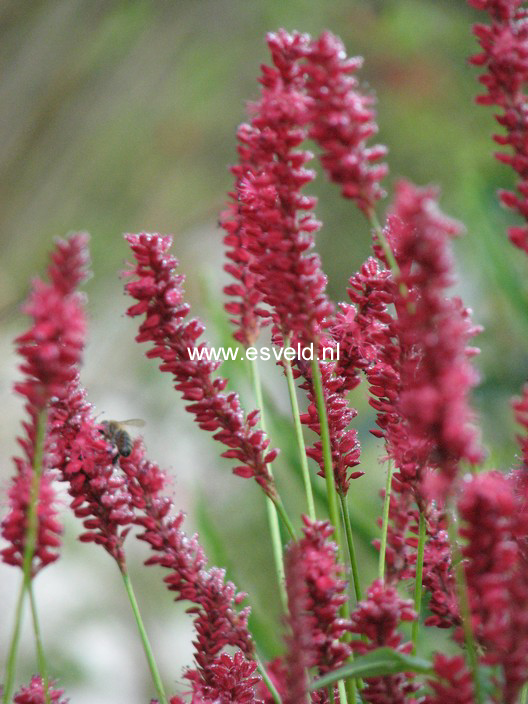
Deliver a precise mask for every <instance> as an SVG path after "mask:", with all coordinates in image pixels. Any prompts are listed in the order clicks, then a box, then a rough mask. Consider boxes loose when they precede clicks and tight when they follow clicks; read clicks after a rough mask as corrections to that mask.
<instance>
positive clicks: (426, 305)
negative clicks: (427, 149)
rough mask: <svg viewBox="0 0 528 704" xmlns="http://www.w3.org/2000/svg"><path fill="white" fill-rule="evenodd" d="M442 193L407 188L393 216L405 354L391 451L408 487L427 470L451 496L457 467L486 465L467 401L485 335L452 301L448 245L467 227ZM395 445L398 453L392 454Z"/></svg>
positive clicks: (400, 190) (398, 370)
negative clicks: (450, 214) (474, 340)
mask: <svg viewBox="0 0 528 704" xmlns="http://www.w3.org/2000/svg"><path fill="white" fill-rule="evenodd" d="M436 196H437V193H436V191H435V190H434V189H431V188H417V187H416V186H414V185H412V184H410V183H408V182H403V181H402V182H400V183H399V184H398V185H397V188H396V197H395V201H394V204H393V206H392V209H391V214H390V216H389V221H388V222H389V225H388V227H387V237H388V240H389V242H390V244H391V246H392V248H393V250H394V253H395V256H396V259H397V261H398V264H399V267H400V271H401V283H403V284H404V285H405V287H406V290H407V292H408V293H407V294H406V295H402V294H401V291H400V289H398V293H397V295H396V297H395V305H396V309H397V312H398V320H397V323H396V324H395V325H396V327H395V333H396V336H397V341H398V344H399V347H400V354H399V357H400V359H399V363H398V364H397V365H396V367H395V368H394V373H395V374H396V375H397V376H399V383H400V391H399V394H398V397H397V399H392V400H393V401H396V405H397V410H398V413H399V415H400V417H401V418H402V420H403V421H404V423H403V426H402V425H401V424H400V426H398V425H396V424H394V425H391V428H392V429H394V431H395V433H394V437H393V438H390V439H389V448H390V449H389V452H390V453H391V455H392V456H393V457H394V460H395V463H396V465H397V467H398V468H399V469H400V474H401V477H402V480H403V481H405V482H410V483H411V484H412V483H414V484H416V485H417V484H419V483H420V482H421V481H422V480H423V478H424V477H423V471H424V469H425V468H426V467H427V466H428V467H436V468H438V469H439V470H440V473H441V475H440V476H441V482H442V486H441V487H440V489H441V493H445V492H447V491H448V490H449V486H450V484H451V482H452V481H453V479H454V477H455V475H456V472H457V467H458V464H459V462H460V461H461V460H466V461H468V462H470V463H471V464H476V463H478V462H480V461H481V460H482V458H483V453H482V450H481V448H480V446H479V443H478V438H477V433H476V430H475V428H474V427H473V425H472V421H473V413H472V412H471V410H470V408H469V404H468V395H469V391H470V389H471V388H472V386H474V385H475V383H476V381H477V378H478V377H477V374H476V372H475V370H474V369H473V367H472V366H471V365H470V363H469V361H468V357H471V356H473V355H474V354H475V349H474V348H470V347H468V346H467V343H468V341H469V340H470V339H471V337H473V336H474V335H475V334H476V333H477V332H479V328H478V327H476V326H474V325H472V323H471V321H470V318H469V312H468V311H467V310H465V309H464V308H463V307H462V304H461V302H460V300H459V299H456V298H454V299H446V297H445V289H446V287H448V286H450V285H451V283H452V261H451V253H450V250H449V248H448V240H449V239H450V238H451V237H454V236H456V235H458V234H460V232H461V226H460V225H459V224H458V223H456V222H455V221H453V220H451V219H449V218H447V217H446V216H445V215H444V214H443V213H441V212H440V210H439V209H438V206H437V203H436ZM391 445H392V447H391Z"/></svg>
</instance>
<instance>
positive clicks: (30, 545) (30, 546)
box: [3, 411, 50, 704]
mask: <svg viewBox="0 0 528 704" xmlns="http://www.w3.org/2000/svg"><path fill="white" fill-rule="evenodd" d="M46 421H47V413H46V411H41V412H40V413H39V414H38V416H37V419H36V424H35V451H34V455H33V467H32V468H33V474H32V477H31V485H30V489H29V505H28V514H27V530H26V541H25V546H24V557H23V560H22V571H23V574H24V577H23V581H22V585H21V587H20V593H19V596H18V601H17V606H16V613H15V627H14V631H13V636H12V638H11V644H10V647H9V655H8V659H7V668H6V682H5V687H4V693H3V702H4V703H7V702H9V701H11V692H12V688H13V683H14V678H15V667H16V656H17V650H18V643H19V640H20V627H21V623H22V607H23V603H24V597H25V594H26V591H28V592H29V595H30V601H31V611H32V614H33V627H34V630H35V641H36V646H37V657H38V664H39V670H40V675H41V677H42V681H43V684H44V687H45V695H46V702H47V704H49V701H50V699H49V692H48V676H47V668H46V662H45V658H44V652H43V649H42V642H41V638H40V629H39V627H38V618H37V612H36V608H35V601H34V598H33V590H32V586H31V567H32V565H33V556H34V554H35V547H36V544H37V536H38V501H39V495H40V478H41V476H42V459H43V455H44V441H45V438H46Z"/></svg>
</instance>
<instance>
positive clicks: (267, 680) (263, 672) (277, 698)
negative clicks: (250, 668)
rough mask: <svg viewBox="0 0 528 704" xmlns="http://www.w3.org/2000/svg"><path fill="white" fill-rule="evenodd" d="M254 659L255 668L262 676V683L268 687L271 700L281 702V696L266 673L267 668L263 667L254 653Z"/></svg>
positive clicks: (276, 703)
mask: <svg viewBox="0 0 528 704" xmlns="http://www.w3.org/2000/svg"><path fill="white" fill-rule="evenodd" d="M255 661H256V663H257V670H258V671H259V672H260V676H261V677H262V681H263V682H264V684H265V685H266V687H267V688H268V691H269V693H270V694H271V696H272V697H273V701H274V702H275V704H282V699H281V696H280V694H279V693H278V692H277V689H276V687H275V685H274V684H273V682H272V681H271V679H270V676H269V675H268V673H267V670H266V668H265V667H264V665H263V664H262V661H261V659H260V658H259V656H258V655H255Z"/></svg>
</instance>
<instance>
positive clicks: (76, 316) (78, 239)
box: [1, 234, 88, 576]
mask: <svg viewBox="0 0 528 704" xmlns="http://www.w3.org/2000/svg"><path fill="white" fill-rule="evenodd" d="M87 241H88V237H87V235H85V234H77V235H72V237H70V238H69V239H68V240H57V241H56V245H55V250H54V252H53V253H52V254H51V263H50V265H49V268H48V274H49V278H50V282H49V283H45V282H43V281H41V280H40V279H36V280H35V281H34V282H33V286H32V290H31V293H30V295H29V298H28V300H27V302H26V304H25V306H24V308H23V310H24V312H25V313H27V314H28V315H29V316H30V317H31V318H32V325H31V327H30V328H29V330H28V331H27V332H25V333H23V334H22V335H20V336H19V337H18V338H17V339H16V341H15V342H16V346H17V353H18V355H19V356H20V357H21V358H22V363H21V365H20V370H21V371H22V373H23V375H24V378H23V380H22V381H20V382H18V383H17V384H15V391H17V392H18V393H19V394H21V395H22V396H23V397H24V398H25V400H26V405H25V409H26V411H27V413H28V416H29V420H27V421H26V422H24V423H23V428H24V436H23V437H21V438H19V439H18V442H19V445H20V446H21V448H22V451H23V456H22V457H16V458H15V460H14V461H15V466H16V473H15V476H14V477H13V480H12V484H11V488H10V490H9V503H10V511H9V513H8V514H7V516H6V517H5V518H4V520H3V521H2V528H1V534H2V537H3V538H4V539H5V540H7V541H8V542H9V543H10V545H9V547H7V548H4V549H3V550H2V552H1V555H2V559H3V560H4V562H6V563H8V564H11V565H16V566H18V567H22V564H23V556H24V551H25V546H26V536H27V524H28V511H29V502H30V491H31V485H32V482H33V465H34V461H35V451H36V443H37V435H38V434H39V432H41V431H42V428H38V424H39V423H42V422H44V420H47V419H46V417H45V411H46V410H47V407H48V404H49V402H50V399H52V398H63V397H64V396H65V394H66V393H67V388H68V384H69V383H70V382H71V380H72V379H73V378H74V377H75V375H76V373H77V367H78V365H79V363H80V361H81V354H82V350H83V345H84V333H85V320H84V312H83V307H82V297H81V294H79V293H77V292H76V291H75V287H76V286H77V285H78V284H79V283H80V282H81V281H83V280H84V279H85V278H86V266H87V263H88V250H87ZM45 444H46V443H45ZM40 449H41V451H42V467H40V468H39V469H40V470H41V473H42V474H41V481H40V491H39V497H38V507H37V519H38V529H37V539H36V544H35V551H34V555H33V562H32V565H31V574H32V576H35V575H36V574H37V572H39V571H40V570H41V569H42V568H43V567H45V566H46V565H48V564H50V563H51V562H53V561H55V560H56V559H57V558H58V548H59V545H60V541H59V537H58V536H59V534H60V533H61V526H60V524H59V523H58V521H57V517H56V516H57V511H56V510H55V508H54V501H55V492H54V490H53V488H52V484H51V476H50V475H49V473H48V470H49V468H50V467H51V464H50V460H49V457H48V451H47V450H48V449H47V447H46V446H45V447H44V448H40Z"/></svg>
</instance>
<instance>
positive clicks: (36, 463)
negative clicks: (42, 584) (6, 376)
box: [22, 411, 47, 589]
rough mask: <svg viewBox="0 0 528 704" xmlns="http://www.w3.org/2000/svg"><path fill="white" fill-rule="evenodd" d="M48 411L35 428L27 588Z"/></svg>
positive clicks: (26, 552) (25, 565) (25, 569)
mask: <svg viewBox="0 0 528 704" xmlns="http://www.w3.org/2000/svg"><path fill="white" fill-rule="evenodd" d="M46 419H47V414H46V411H41V412H40V413H39V414H38V416H37V421H36V428H35V454H34V455H33V474H32V477H31V487H30V490H29V506H28V517H27V533H26V545H25V548H24V559H23V562H22V570H23V572H24V583H25V585H26V589H27V588H28V586H29V582H30V581H31V566H32V564H33V556H34V554H35V546H36V544H37V534H38V501H39V494H40V477H41V476H42V458H43V455H44V440H45V437H46Z"/></svg>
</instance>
